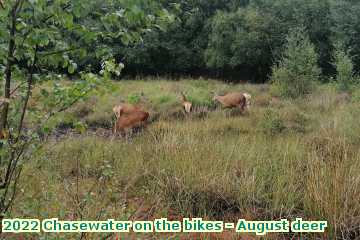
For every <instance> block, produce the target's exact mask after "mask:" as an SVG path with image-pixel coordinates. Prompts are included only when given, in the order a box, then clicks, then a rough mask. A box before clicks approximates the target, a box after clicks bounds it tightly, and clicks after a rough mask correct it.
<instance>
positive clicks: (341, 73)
mask: <svg viewBox="0 0 360 240" xmlns="http://www.w3.org/2000/svg"><path fill="white" fill-rule="evenodd" d="M334 60H335V63H334V65H335V68H336V73H337V74H336V82H337V83H338V86H339V90H340V91H349V90H350V87H351V84H353V83H354V64H353V62H352V59H351V57H350V55H349V54H348V51H345V50H343V48H342V47H341V46H338V47H337V48H336V51H335V54H334Z"/></svg>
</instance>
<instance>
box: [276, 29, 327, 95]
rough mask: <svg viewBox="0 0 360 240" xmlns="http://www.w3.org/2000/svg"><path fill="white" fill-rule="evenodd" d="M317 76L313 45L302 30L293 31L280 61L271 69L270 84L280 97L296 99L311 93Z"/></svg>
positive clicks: (316, 60)
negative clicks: (271, 83) (272, 84)
mask: <svg viewBox="0 0 360 240" xmlns="http://www.w3.org/2000/svg"><path fill="white" fill-rule="evenodd" d="M319 76H320V68H319V67H318V56H317V54H316V52H315V48H314V45H313V44H312V43H311V42H310V40H309V37H308V36H307V34H306V32H305V30H304V29H303V28H296V29H293V30H292V31H290V34H289V35H288V37H287V44H286V47H285V51H284V54H283V57H282V59H281V61H280V62H279V64H277V65H276V66H274V67H273V70H272V82H273V83H274V84H275V87H276V89H277V91H279V94H280V95H282V96H285V97H291V98H296V97H300V96H303V95H305V94H308V93H311V91H312V90H313V88H314V83H315V82H316V81H317V80H318V79H319Z"/></svg>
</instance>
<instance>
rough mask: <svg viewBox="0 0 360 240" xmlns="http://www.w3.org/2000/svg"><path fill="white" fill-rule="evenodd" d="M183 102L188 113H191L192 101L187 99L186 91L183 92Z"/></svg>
mask: <svg viewBox="0 0 360 240" xmlns="http://www.w3.org/2000/svg"><path fill="white" fill-rule="evenodd" d="M181 104H182V106H183V107H184V110H185V112H186V113H190V112H191V109H192V103H191V102H190V101H189V100H187V98H186V96H185V94H184V93H181Z"/></svg>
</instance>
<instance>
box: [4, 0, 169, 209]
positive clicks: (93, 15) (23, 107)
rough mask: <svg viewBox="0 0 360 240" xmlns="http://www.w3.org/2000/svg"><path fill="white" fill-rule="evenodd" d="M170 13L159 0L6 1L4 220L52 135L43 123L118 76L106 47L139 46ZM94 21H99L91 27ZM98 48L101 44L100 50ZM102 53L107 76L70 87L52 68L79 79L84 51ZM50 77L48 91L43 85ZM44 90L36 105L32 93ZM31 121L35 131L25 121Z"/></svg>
mask: <svg viewBox="0 0 360 240" xmlns="http://www.w3.org/2000/svg"><path fill="white" fill-rule="evenodd" d="M167 18H168V16H167V12H166V11H164V10H163V9H162V8H161V6H160V5H158V4H157V2H156V1H142V0H131V1H130V0H129V1H123V0H101V1H100V0H95V1H90V2H84V1H80V0H58V1H47V0H35V1H34V0H31V1H30V0H9V1H5V2H3V6H1V8H0V76H1V77H2V78H3V80H4V87H3V89H2V91H3V95H2V98H1V103H0V107H1V115H0V133H1V134H0V140H1V143H0V214H5V213H6V212H7V210H8V209H9V207H10V206H11V205H12V202H13V200H14V197H15V194H16V185H17V182H18V179H19V176H20V174H21V169H22V166H23V164H24V163H25V161H26V157H27V156H29V154H30V153H31V150H32V149H34V148H35V147H37V146H38V144H39V143H40V142H41V141H40V140H41V136H42V135H44V134H47V133H48V132H49V130H48V129H46V128H45V127H44V126H45V125H46V122H47V121H48V120H49V119H50V118H52V117H53V116H54V115H56V114H57V113H59V112H62V111H65V110H66V109H68V108H69V107H71V106H72V105H73V104H75V103H76V102H77V101H78V100H80V99H82V98H84V97H86V96H87V94H89V93H90V92H92V91H94V90H97V89H98V88H100V87H103V86H104V85H106V84H107V81H106V80H108V79H109V76H110V73H114V74H117V75H118V74H120V71H121V68H122V65H121V64H118V63H115V62H114V61H113V60H111V59H112V58H113V55H112V54H111V47H110V45H109V44H112V43H113V42H121V43H123V44H128V43H129V42H132V41H139V40H141V36H142V34H143V33H144V32H146V31H148V30H149V29H150V28H151V27H152V26H153V25H154V24H155V23H156V22H158V20H161V19H163V20H166V19H167ZM94 19H96V20H97V21H98V22H97V24H94V22H93V21H94ZM99 42H101V44H99ZM95 46H97V47H96V49H97V51H96V52H97V56H98V59H101V69H100V70H101V72H100V74H101V75H102V77H101V76H99V75H96V74H93V73H90V72H87V71H85V70H83V71H79V72H78V74H79V76H80V79H79V80H78V81H75V82H73V83H72V84H70V85H62V82H60V81H57V80H58V79H57V77H56V74H54V73H53V71H54V70H59V69H60V70H62V71H63V72H64V71H67V73H68V74H74V73H75V72H76V70H77V67H78V64H77V61H76V59H81V58H82V57H84V56H85V55H86V54H87V52H88V51H89V50H90V49H91V48H94V47H95ZM48 79H52V83H53V84H52V85H50V86H51V87H47V88H43V87H41V83H42V82H43V81H46V80H48ZM35 86H37V88H38V89H39V90H40V92H41V96H40V97H38V99H36V104H32V106H31V107H30V106H29V105H30V104H29V103H30V102H31V99H32V98H33V96H32V92H33V89H34V87H35ZM27 118H28V121H30V120H29V119H31V126H26V122H27V121H26V120H27Z"/></svg>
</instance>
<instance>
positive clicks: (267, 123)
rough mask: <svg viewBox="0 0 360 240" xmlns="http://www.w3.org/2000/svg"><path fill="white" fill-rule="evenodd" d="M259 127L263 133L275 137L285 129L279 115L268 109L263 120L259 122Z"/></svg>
mask: <svg viewBox="0 0 360 240" xmlns="http://www.w3.org/2000/svg"><path fill="white" fill-rule="evenodd" d="M260 127H261V129H262V130H263V132H264V133H266V134H269V135H275V134H277V133H281V132H282V131H283V130H284V129H285V124H284V122H283V120H282V119H281V117H280V115H279V113H277V112H275V111H273V110H272V109H270V108H268V109H267V110H266V111H265V113H264V118H263V119H262V120H261V121H260Z"/></svg>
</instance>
